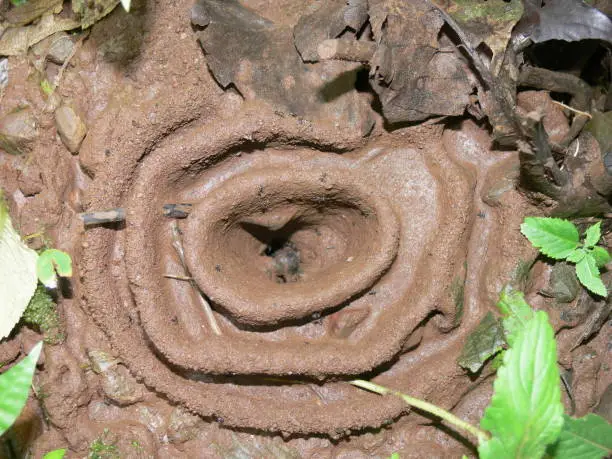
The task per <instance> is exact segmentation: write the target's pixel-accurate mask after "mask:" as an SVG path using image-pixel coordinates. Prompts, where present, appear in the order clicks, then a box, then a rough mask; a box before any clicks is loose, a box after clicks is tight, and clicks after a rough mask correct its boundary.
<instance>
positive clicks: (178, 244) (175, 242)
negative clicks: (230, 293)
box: [172, 221, 222, 336]
mask: <svg viewBox="0 0 612 459" xmlns="http://www.w3.org/2000/svg"><path fill="white" fill-rule="evenodd" d="M172 247H174V250H176V253H177V255H178V257H179V258H180V260H181V264H182V265H183V270H184V271H185V277H190V278H191V273H190V272H189V268H187V263H185V249H184V248H183V242H182V241H181V231H180V230H179V227H178V224H177V223H176V221H173V222H172ZM189 283H190V284H191V287H192V288H193V289H194V290H195V292H196V295H197V297H198V299H199V300H200V304H201V305H202V309H203V310H204V314H205V315H206V319H207V320H208V324H209V325H210V328H211V329H212V331H213V333H214V334H215V335H218V336H221V335H222V333H221V329H220V328H219V324H218V323H217V319H215V315H214V314H213V311H212V308H211V307H210V304H208V301H206V298H204V293H202V290H200V287H198V284H196V283H195V280H193V278H191V280H190V281H189Z"/></svg>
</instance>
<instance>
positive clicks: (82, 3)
mask: <svg viewBox="0 0 612 459" xmlns="http://www.w3.org/2000/svg"><path fill="white" fill-rule="evenodd" d="M118 4H119V0H93V1H92V0H72V11H73V12H74V13H75V14H76V15H77V18H78V19H79V21H80V22H81V27H82V28H83V29H87V28H88V27H91V26H92V25H93V24H94V23H95V22H97V21H99V20H100V19H102V18H103V17H104V16H106V15H107V14H108V13H110V12H111V11H113V10H114V9H115V7H116V6H117V5H118Z"/></svg>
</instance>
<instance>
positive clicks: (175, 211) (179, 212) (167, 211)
mask: <svg viewBox="0 0 612 459" xmlns="http://www.w3.org/2000/svg"><path fill="white" fill-rule="evenodd" d="M192 207H193V205H191V204H185V203H181V204H164V206H163V209H162V211H163V213H164V216H165V217H168V218H187V217H188V216H189V213H190V212H191V208H192Z"/></svg>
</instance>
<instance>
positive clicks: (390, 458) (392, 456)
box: [389, 453, 400, 459]
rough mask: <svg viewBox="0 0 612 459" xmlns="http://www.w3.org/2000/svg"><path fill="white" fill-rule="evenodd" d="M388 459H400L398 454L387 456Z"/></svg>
mask: <svg viewBox="0 0 612 459" xmlns="http://www.w3.org/2000/svg"><path fill="white" fill-rule="evenodd" d="M389 459H400V455H399V453H393V454H392V455H391V456H389Z"/></svg>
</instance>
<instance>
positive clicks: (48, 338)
mask: <svg viewBox="0 0 612 459" xmlns="http://www.w3.org/2000/svg"><path fill="white" fill-rule="evenodd" d="M22 320H23V322H24V323H25V324H27V325H30V326H32V327H35V328H36V329H38V330H39V331H40V332H41V333H42V334H43V335H44V336H45V342H47V343H49V344H57V343H60V342H62V341H63V340H64V333H63V331H62V327H61V321H60V318H59V314H58V312H57V305H56V304H55V301H54V299H53V297H52V296H51V295H50V294H49V292H48V291H47V289H46V288H45V287H44V286H43V285H42V284H40V283H39V284H38V286H37V287H36V291H35V292H34V296H32V299H31V300H30V303H29V304H28V307H27V308H26V310H25V312H24V313H23V317H22Z"/></svg>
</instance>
